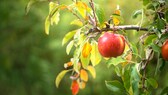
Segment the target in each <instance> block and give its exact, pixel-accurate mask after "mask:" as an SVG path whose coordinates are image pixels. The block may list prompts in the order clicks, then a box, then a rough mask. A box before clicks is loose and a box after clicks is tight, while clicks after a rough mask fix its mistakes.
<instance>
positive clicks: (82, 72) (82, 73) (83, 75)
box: [80, 69, 88, 82]
mask: <svg viewBox="0 0 168 95" xmlns="http://www.w3.org/2000/svg"><path fill="white" fill-rule="evenodd" d="M80 78H81V80H83V81H85V82H87V81H88V73H87V72H86V70H84V69H81V70H80Z"/></svg>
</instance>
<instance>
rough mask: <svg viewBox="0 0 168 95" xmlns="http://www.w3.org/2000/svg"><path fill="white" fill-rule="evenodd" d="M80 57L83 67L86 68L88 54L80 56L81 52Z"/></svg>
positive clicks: (88, 59) (88, 60)
mask: <svg viewBox="0 0 168 95" xmlns="http://www.w3.org/2000/svg"><path fill="white" fill-rule="evenodd" d="M80 59H81V62H82V66H83V68H85V69H86V68H87V66H88V65H89V62H90V55H88V56H87V57H86V58H84V57H83V56H82V54H81V57H80Z"/></svg>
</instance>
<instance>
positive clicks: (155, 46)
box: [151, 44, 161, 52]
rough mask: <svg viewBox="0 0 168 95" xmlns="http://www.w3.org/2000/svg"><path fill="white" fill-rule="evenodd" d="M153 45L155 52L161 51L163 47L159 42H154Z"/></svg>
mask: <svg viewBox="0 0 168 95" xmlns="http://www.w3.org/2000/svg"><path fill="white" fill-rule="evenodd" d="M151 46H152V49H153V50H154V51H155V52H161V47H159V46H158V45H157V44H152V45H151Z"/></svg>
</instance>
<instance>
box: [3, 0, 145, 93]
mask: <svg viewBox="0 0 168 95" xmlns="http://www.w3.org/2000/svg"><path fill="white" fill-rule="evenodd" d="M94 1H95V2H96V3H98V4H101V7H102V8H103V9H104V11H105V13H106V19H107V20H108V18H109V16H110V15H111V14H112V13H113V11H114V9H115V8H116V6H117V5H120V8H121V10H122V15H123V17H124V21H125V23H124V24H137V21H139V19H140V18H139V19H136V20H133V19H132V18H131V15H132V14H133V12H134V11H135V10H136V9H141V8H142V2H140V1H139V0H94ZM60 2H61V3H71V2H72V1H71V0H60ZM27 3H28V0H0V95H71V91H70V85H71V80H70V79H69V77H68V75H66V76H65V77H64V78H63V80H62V81H61V84H60V87H59V88H56V87H55V77H56V75H58V73H59V72H60V71H61V70H63V69H64V67H63V64H64V63H65V62H68V61H69V59H70V58H71V57H72V54H71V55H66V52H65V46H62V45H61V42H62V38H63V37H64V35H65V34H66V33H67V32H68V31H70V30H73V29H76V26H73V25H70V24H69V23H70V22H71V21H72V20H73V18H74V16H73V15H72V14H70V13H68V12H66V11H63V12H61V19H60V22H59V25H57V26H52V27H51V29H50V35H49V36H48V35H46V34H45V33H44V22H45V17H46V16H47V15H48V2H41V3H37V4H35V5H34V6H32V8H31V10H30V12H29V13H28V15H25V7H26V4H27ZM137 5H138V6H137ZM133 33H134V32H133V31H132V32H130V35H131V34H133ZM128 34H129V33H128ZM130 35H128V36H130ZM131 39H136V37H132V38H131ZM71 53H72V52H71ZM96 72H97V77H96V79H93V78H92V77H91V76H89V82H88V83H87V85H86V88H85V89H84V90H81V91H80V92H79V95H110V91H109V90H108V89H107V88H106V86H105V80H112V79H114V78H115V77H114V74H113V70H112V69H111V68H109V69H108V68H107V65H106V64H105V63H103V62H102V63H101V64H100V65H98V66H96Z"/></svg>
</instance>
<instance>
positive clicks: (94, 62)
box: [90, 41, 102, 66]
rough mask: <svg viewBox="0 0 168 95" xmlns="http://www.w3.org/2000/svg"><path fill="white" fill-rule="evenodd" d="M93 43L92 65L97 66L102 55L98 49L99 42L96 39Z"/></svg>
mask: <svg viewBox="0 0 168 95" xmlns="http://www.w3.org/2000/svg"><path fill="white" fill-rule="evenodd" d="M91 44H92V51H91V57H90V60H91V62H92V65H93V66H96V65H98V64H99V63H100V61H101V58H102V57H101V55H100V53H99V51H98V46H97V42H96V41H92V42H91Z"/></svg>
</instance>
